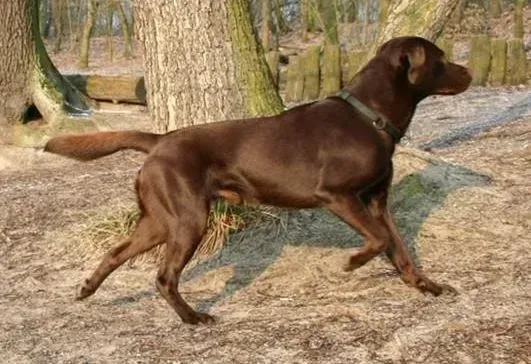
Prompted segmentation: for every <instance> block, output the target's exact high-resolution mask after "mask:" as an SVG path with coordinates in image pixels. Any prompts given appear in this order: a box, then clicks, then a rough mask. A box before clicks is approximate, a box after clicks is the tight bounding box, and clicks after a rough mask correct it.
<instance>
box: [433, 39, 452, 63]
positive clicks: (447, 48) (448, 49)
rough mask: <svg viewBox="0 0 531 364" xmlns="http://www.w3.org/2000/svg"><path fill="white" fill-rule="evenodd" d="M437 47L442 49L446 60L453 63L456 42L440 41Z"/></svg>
mask: <svg viewBox="0 0 531 364" xmlns="http://www.w3.org/2000/svg"><path fill="white" fill-rule="evenodd" d="M436 44H437V46H438V47H439V48H441V49H442V50H443V52H444V54H445V55H446V59H447V60H448V61H449V62H452V61H453V59H454V42H453V41H452V40H450V39H444V38H443V39H439V40H438V41H437V43H436Z"/></svg>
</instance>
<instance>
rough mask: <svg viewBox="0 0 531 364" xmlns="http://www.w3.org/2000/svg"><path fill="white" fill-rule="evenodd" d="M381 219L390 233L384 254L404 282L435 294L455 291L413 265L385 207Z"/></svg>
mask: <svg viewBox="0 0 531 364" xmlns="http://www.w3.org/2000/svg"><path fill="white" fill-rule="evenodd" d="M382 219H383V220H384V221H385V223H386V225H387V227H388V229H389V232H390V233H391V244H390V245H389V247H388V248H387V249H386V251H385V254H386V255H387V257H388V258H389V259H390V260H391V262H392V263H393V265H394V266H395V268H396V269H397V270H398V272H399V273H400V277H401V278H402V280H403V281H404V282H405V283H406V284H408V285H411V286H413V287H415V288H417V289H419V290H420V291H421V292H429V293H431V294H433V295H435V296H438V295H440V294H441V293H442V292H443V291H448V292H451V293H457V291H456V289H455V288H453V287H452V286H450V285H447V284H438V283H435V282H433V281H432V280H430V279H429V278H428V277H426V276H425V275H424V274H423V273H422V272H420V271H419V270H418V269H417V268H416V267H415V265H414V263H413V261H412V259H411V257H410V255H409V253H408V251H407V247H406V244H405V243H404V241H403V240H402V238H401V236H400V233H399V232H398V228H397V227H396V224H395V222H394V219H393V217H392V216H391V214H390V212H389V210H387V208H385V211H383V214H382Z"/></svg>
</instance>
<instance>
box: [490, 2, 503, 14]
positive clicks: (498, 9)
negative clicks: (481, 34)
mask: <svg viewBox="0 0 531 364" xmlns="http://www.w3.org/2000/svg"><path fill="white" fill-rule="evenodd" d="M489 11H490V15H491V17H493V18H495V19H498V18H499V17H500V15H501V13H502V6H501V0H490V1H489Z"/></svg>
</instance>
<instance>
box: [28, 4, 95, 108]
mask: <svg viewBox="0 0 531 364" xmlns="http://www.w3.org/2000/svg"><path fill="white" fill-rule="evenodd" d="M38 3H39V2H38V0H31V1H30V11H31V14H32V24H31V26H32V34H33V38H34V47H35V75H36V81H37V85H35V87H40V88H41V89H42V90H43V91H44V92H45V93H46V95H47V96H48V97H49V99H50V101H51V102H54V103H56V104H58V105H62V108H63V109H64V111H66V112H68V113H82V114H87V113H90V111H91V107H92V106H94V105H95V104H94V103H93V102H92V101H91V100H90V99H88V98H87V97H86V96H85V95H83V94H82V93H81V92H79V90H77V89H76V88H75V87H74V86H72V85H71V84H70V82H68V81H67V80H65V79H64V78H63V77H62V76H61V74H60V73H59V71H58V70H57V69H56V68H55V66H54V65H53V63H52V61H51V60H50V57H49V56H48V53H47V52H46V48H45V47H44V44H43V42H42V39H41V37H40V31H39V19H38V17H39V4H38Z"/></svg>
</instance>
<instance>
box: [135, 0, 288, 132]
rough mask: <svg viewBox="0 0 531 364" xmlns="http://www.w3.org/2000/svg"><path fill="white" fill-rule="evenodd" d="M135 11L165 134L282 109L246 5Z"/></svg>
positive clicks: (180, 3) (191, 2)
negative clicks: (181, 128) (179, 129)
mask: <svg viewBox="0 0 531 364" xmlns="http://www.w3.org/2000/svg"><path fill="white" fill-rule="evenodd" d="M134 7H135V12H136V13H135V17H136V20H135V22H136V23H137V26H138V28H137V29H138V30H140V31H139V36H140V38H141V41H142V44H143V48H144V67H145V70H146V74H145V77H146V88H147V100H148V105H149V109H150V112H151V114H152V116H153V118H154V122H155V125H156V129H157V130H158V131H161V132H165V131H168V130H173V129H177V128H180V127H183V126H187V125H193V124H201V123H207V122H213V121H219V120H224V119H235V118H241V117H244V116H250V115H271V114H275V113H278V112H280V111H281V110H283V105H282V101H281V99H280V97H279V96H278V93H277V91H276V89H275V86H274V82H273V79H272V77H271V73H270V72H269V70H268V68H267V67H268V66H267V63H266V61H265V57H264V53H263V49H262V48H261V47H260V46H259V43H258V42H257V39H256V35H255V34H254V32H253V28H252V23H251V18H250V14H249V10H248V3H247V0H228V1H224V0H205V1H197V0H171V1H170V0H166V1H163V0H157V1H135V2H134Z"/></svg>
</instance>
